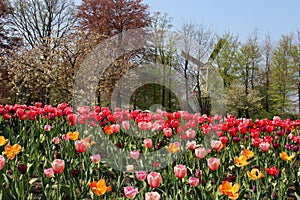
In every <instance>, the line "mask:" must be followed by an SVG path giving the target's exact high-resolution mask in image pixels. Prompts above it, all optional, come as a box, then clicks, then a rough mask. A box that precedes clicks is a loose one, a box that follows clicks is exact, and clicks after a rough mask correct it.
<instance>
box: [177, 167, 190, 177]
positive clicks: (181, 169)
mask: <svg viewBox="0 0 300 200" xmlns="http://www.w3.org/2000/svg"><path fill="white" fill-rule="evenodd" d="M174 173H175V176H176V177H177V178H184V177H185V176H186V173H187V169H186V166H185V165H176V166H175V167H174Z"/></svg>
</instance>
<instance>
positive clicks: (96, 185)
mask: <svg viewBox="0 0 300 200" xmlns="http://www.w3.org/2000/svg"><path fill="white" fill-rule="evenodd" d="M90 188H91V190H92V191H93V192H94V193H95V194H96V195H98V196H101V195H103V194H105V193H106V192H108V191H111V187H110V186H108V187H107V186H106V183H105V180H104V179H100V180H99V181H98V182H97V181H94V182H91V183H90Z"/></svg>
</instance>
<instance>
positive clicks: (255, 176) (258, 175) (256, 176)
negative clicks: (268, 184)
mask: <svg viewBox="0 0 300 200" xmlns="http://www.w3.org/2000/svg"><path fill="white" fill-rule="evenodd" d="M247 175H248V177H249V178H250V179H251V180H257V179H260V178H263V177H264V175H263V174H262V173H261V172H260V171H259V169H257V168H253V169H252V170H251V172H247Z"/></svg>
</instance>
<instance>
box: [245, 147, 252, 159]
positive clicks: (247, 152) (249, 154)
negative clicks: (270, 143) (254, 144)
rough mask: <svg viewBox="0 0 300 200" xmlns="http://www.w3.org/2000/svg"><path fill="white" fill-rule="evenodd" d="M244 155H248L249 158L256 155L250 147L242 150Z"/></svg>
mask: <svg viewBox="0 0 300 200" xmlns="http://www.w3.org/2000/svg"><path fill="white" fill-rule="evenodd" d="M242 155H243V156H246V158H247V159H250V158H252V157H253V156H254V152H253V151H250V150H249V149H244V150H243V151H242Z"/></svg>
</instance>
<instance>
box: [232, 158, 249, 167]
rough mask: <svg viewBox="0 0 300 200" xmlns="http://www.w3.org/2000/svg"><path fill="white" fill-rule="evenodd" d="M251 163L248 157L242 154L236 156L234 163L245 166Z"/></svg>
mask: <svg viewBox="0 0 300 200" xmlns="http://www.w3.org/2000/svg"><path fill="white" fill-rule="evenodd" d="M248 164H249V163H248V162H247V157H246V156H244V155H241V156H240V157H235V158H234V165H235V166H237V167H244V166H246V165H248Z"/></svg>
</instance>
